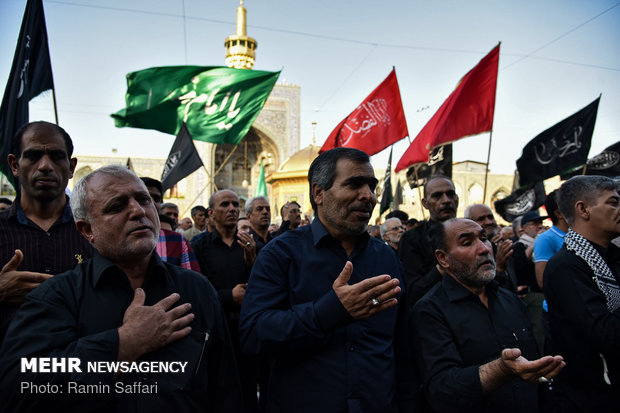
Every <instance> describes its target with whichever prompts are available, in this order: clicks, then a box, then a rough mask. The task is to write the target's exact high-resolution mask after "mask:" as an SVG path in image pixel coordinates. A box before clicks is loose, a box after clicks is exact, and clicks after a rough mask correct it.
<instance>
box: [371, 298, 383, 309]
mask: <svg viewBox="0 0 620 413" xmlns="http://www.w3.org/2000/svg"><path fill="white" fill-rule="evenodd" d="M370 302H371V303H372V306H373V307H375V306H378V305H379V304H381V303H380V302H379V300H377V299H376V298H373V299H372V300H370Z"/></svg>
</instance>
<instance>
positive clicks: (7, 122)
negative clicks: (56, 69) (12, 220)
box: [0, 0, 54, 187]
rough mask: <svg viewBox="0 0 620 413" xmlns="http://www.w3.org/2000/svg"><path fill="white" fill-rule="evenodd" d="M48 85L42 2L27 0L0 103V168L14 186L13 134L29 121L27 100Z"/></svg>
mask: <svg viewBox="0 0 620 413" xmlns="http://www.w3.org/2000/svg"><path fill="white" fill-rule="evenodd" d="M48 89H54V80H53V78H52V64H51V62H50V52H49V47H48V44H47V29H46V27H45V15H44V14H43V3H42V2H41V0H28V3H27V4H26V11H25V12H24V19H23V20H22V27H21V29H20V31H19V39H18V40H17V48H16V49H15V56H14V57H13V66H11V72H10V74H9V80H8V82H7V85H6V89H5V90H4V97H3V98H2V106H0V170H1V171H2V173H3V174H4V175H5V176H6V177H7V179H8V181H9V182H10V183H11V185H13V187H16V186H17V185H16V184H15V179H14V178H13V174H12V173H11V169H10V168H9V164H8V162H7V156H8V154H9V153H10V152H11V141H12V139H13V135H15V132H17V130H18V129H19V128H20V127H21V126H23V125H24V124H26V123H28V102H29V101H30V100H31V99H32V98H34V97H36V96H38V95H39V94H40V93H41V92H43V91H45V90H48Z"/></svg>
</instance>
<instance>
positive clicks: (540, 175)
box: [517, 97, 601, 186]
mask: <svg viewBox="0 0 620 413" xmlns="http://www.w3.org/2000/svg"><path fill="white" fill-rule="evenodd" d="M600 99H601V98H600V97H599V98H598V99H596V100H595V101H594V102H592V103H590V104H589V105H588V106H586V107H585V108H583V109H581V110H580V111H579V112H577V113H575V114H574V115H572V116H570V117H568V118H566V119H564V120H563V121H561V122H559V123H557V124H556V125H554V126H552V127H550V128H549V129H547V130H546V131H544V132H542V133H541V134H539V135H538V136H536V137H535V138H534V139H532V140H531V141H530V142H529V143H528V144H527V145H525V147H524V148H523V154H522V155H521V158H519V159H518V160H517V169H518V170H519V176H520V182H519V183H520V186H525V185H530V184H533V183H535V182H538V181H543V180H545V179H547V178H551V177H552V176H556V175H560V174H562V173H563V172H566V171H569V170H571V169H573V168H575V167H577V166H580V165H584V164H585V163H586V161H587V160H588V152H590V143H591V141H592V133H593V132H594V123H595V122H596V112H597V110H598V104H599V101H600Z"/></svg>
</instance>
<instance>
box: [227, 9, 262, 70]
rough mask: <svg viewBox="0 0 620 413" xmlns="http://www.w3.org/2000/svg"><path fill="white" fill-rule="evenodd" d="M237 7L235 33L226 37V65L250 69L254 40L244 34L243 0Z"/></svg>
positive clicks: (252, 62) (252, 60)
mask: <svg viewBox="0 0 620 413" xmlns="http://www.w3.org/2000/svg"><path fill="white" fill-rule="evenodd" d="M240 1H241V4H239V7H237V33H236V34H233V35H231V36H228V37H227V38H226V41H225V42H224V45H225V46H226V66H228V67H234V68H237V69H251V68H252V67H253V66H254V55H255V54H256V46H257V43H256V40H254V39H252V38H251V37H249V36H247V35H246V30H245V8H244V7H243V0H240Z"/></svg>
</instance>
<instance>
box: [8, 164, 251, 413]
mask: <svg viewBox="0 0 620 413" xmlns="http://www.w3.org/2000/svg"><path fill="white" fill-rule="evenodd" d="M71 207H72V210H73V214H74V218H75V224H76V227H77V229H78V231H79V232H80V233H81V234H82V236H83V237H84V238H85V239H86V240H88V242H90V243H91V245H92V246H93V247H94V249H95V252H94V256H93V258H92V259H89V260H87V261H85V262H83V263H82V264H79V265H78V266H77V267H76V268H75V269H73V270H71V271H68V272H65V273H62V274H60V275H56V276H55V277H53V278H50V279H49V280H47V281H46V282H45V283H43V284H42V285H41V286H40V287H39V288H37V289H35V291H34V292H33V293H31V294H30V295H29V296H28V299H27V300H26V302H25V304H24V305H23V306H22V308H21V309H20V311H19V312H18V313H17V315H16V317H15V319H14V320H13V322H12V323H11V325H10V327H9V332H8V334H7V338H6V340H5V341H4V343H3V346H2V349H1V351H0V354H1V355H2V359H1V360H0V377H1V378H2V379H1V380H2V382H1V388H2V392H0V394H1V396H0V398H2V399H4V400H0V403H2V404H1V405H2V406H3V409H4V410H5V411H26V410H27V411H35V410H40V411H59V412H60V411H129V410H136V411H168V410H170V411H173V410H174V411H183V412H185V411H218V412H231V411H239V399H240V392H239V381H238V376H237V375H236V368H235V360H234V356H233V353H232V344H231V341H230V337H229V334H228V329H227V326H226V322H225V320H224V317H223V314H222V310H221V307H220V304H219V301H218V298H217V294H216V292H215V290H214V289H213V287H212V286H211V285H210V284H209V282H208V281H207V280H206V278H205V277H202V276H201V275H199V274H197V273H195V272H193V271H188V270H185V269H182V268H180V267H177V266H174V265H170V264H168V263H165V262H162V261H161V260H160V259H159V257H158V255H157V253H155V252H154V250H155V245H156V244H157V238H158V234H159V218H158V215H157V210H156V208H155V205H154V204H153V200H152V198H151V197H150V195H149V192H148V191H147V189H146V187H145V185H144V183H143V182H142V181H141V180H140V179H139V178H138V177H137V176H135V175H134V174H133V172H131V171H129V170H127V169H126V168H124V167H122V166H118V165H115V166H107V167H103V168H100V169H98V170H96V171H94V172H92V173H90V174H89V175H87V176H86V177H84V178H83V179H82V180H80V182H78V184H77V185H76V186H75V188H74V190H73V194H72V197H71ZM41 357H43V358H46V357H53V359H54V360H56V362H58V363H60V362H66V361H67V360H68V361H71V360H73V361H75V362H77V366H78V368H67V367H66V366H65V368H48V369H44V370H37V368H34V369H31V368H24V364H23V363H21V369H20V360H24V359H26V360H44V359H41ZM87 362H88V363H89V364H87ZM117 362H119V364H117ZM91 363H92V364H91ZM104 365H105V366H108V367H104ZM93 366H94V367H93ZM115 366H116V367H115ZM166 366H168V367H166ZM56 367H58V366H56ZM173 367H174V368H173ZM24 383H26V384H27V386H25V385H24ZM44 387H46V388H52V389H59V391H56V392H55V391H53V390H52V391H43V392H42V391H41V390H40V389H41V388H44Z"/></svg>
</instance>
